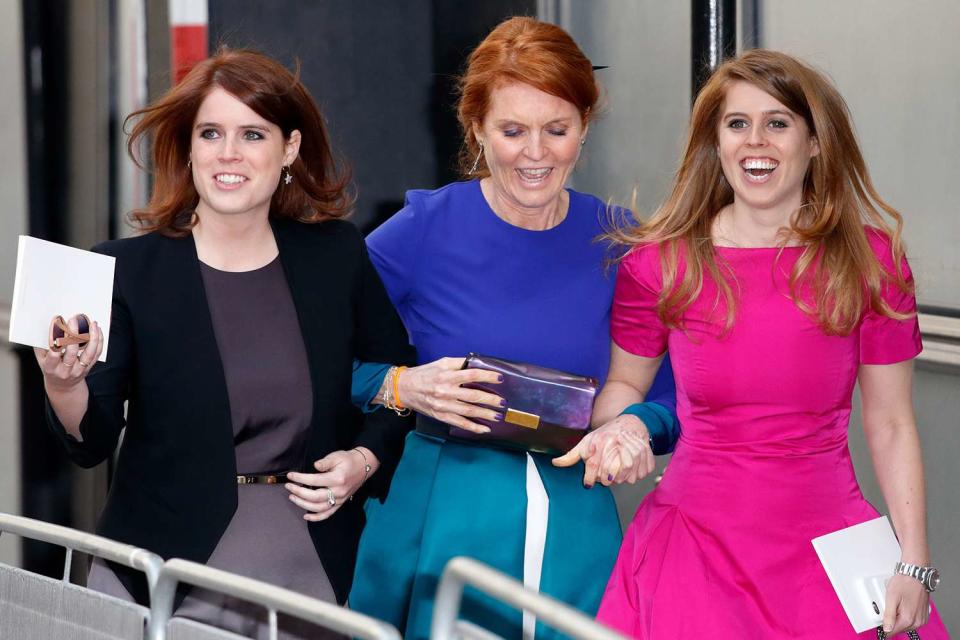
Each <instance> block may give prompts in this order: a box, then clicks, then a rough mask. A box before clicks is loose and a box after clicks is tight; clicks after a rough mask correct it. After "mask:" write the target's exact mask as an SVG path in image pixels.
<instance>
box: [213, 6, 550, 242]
mask: <svg viewBox="0 0 960 640" xmlns="http://www.w3.org/2000/svg"><path fill="white" fill-rule="evenodd" d="M535 10H536V7H535V2H533V1H532V0H527V1H522V2H521V1H517V0H511V1H508V0H494V1H489V2H481V3H472V2H471V3H467V2H452V1H449V0H447V1H441V0H404V1H403V2H396V1H395V0H361V1H358V2H345V1H332V0H331V1H326V2H317V1H316V0H277V1H273V2H269V3H265V2H258V1H255V0H241V1H238V0H210V3H209V16H210V23H209V29H210V46H211V49H215V48H216V47H217V46H218V45H219V44H226V45H228V46H231V47H252V48H255V49H258V50H260V51H263V52H264V53H267V54H269V55H272V56H274V57H276V58H277V59H279V60H280V61H282V62H283V63H284V64H287V65H288V66H290V67H292V66H293V65H294V63H295V61H296V60H299V61H300V65H301V71H300V72H301V77H302V79H303V81H304V84H306V86H307V87H308V88H309V89H310V91H311V93H312V94H313V96H314V98H315V99H316V100H317V102H318V103H319V104H320V106H321V109H322V110H323V113H324V116H325V117H326V119H327V122H328V125H329V128H330V134H331V137H332V139H333V143H334V144H335V149H336V151H337V152H339V153H340V154H342V155H343V156H344V157H345V158H346V159H347V161H348V163H349V165H350V166H351V167H352V169H353V175H354V182H355V184H356V187H357V193H358V199H357V207H356V215H355V218H354V220H355V221H356V222H357V224H358V225H360V226H361V227H362V228H365V229H370V228H373V227H375V226H376V225H377V224H379V222H381V221H382V220H384V219H386V218H387V217H389V215H391V214H392V213H394V212H395V211H396V210H397V209H399V208H400V206H401V205H402V203H403V194H404V192H405V191H406V190H407V189H414V188H434V187H437V186H440V185H441V184H444V183H446V182H449V181H450V180H452V179H454V178H455V176H456V174H455V172H454V167H455V159H456V154H457V152H458V150H459V146H460V140H459V132H458V129H457V124H456V116H455V113H454V110H453V103H454V100H455V95H454V93H453V90H454V88H455V76H456V74H457V73H458V72H459V71H460V70H461V69H462V65H463V61H464V59H465V57H466V55H467V54H468V53H469V51H470V50H471V49H472V48H473V47H474V46H476V44H477V43H478V42H479V41H480V40H481V39H482V38H483V37H484V35H486V33H487V32H488V31H489V30H490V29H491V28H492V27H493V26H495V25H496V24H497V23H498V22H499V21H500V20H502V19H503V18H505V17H507V16H510V15H516V14H524V15H532V14H534V13H535Z"/></svg>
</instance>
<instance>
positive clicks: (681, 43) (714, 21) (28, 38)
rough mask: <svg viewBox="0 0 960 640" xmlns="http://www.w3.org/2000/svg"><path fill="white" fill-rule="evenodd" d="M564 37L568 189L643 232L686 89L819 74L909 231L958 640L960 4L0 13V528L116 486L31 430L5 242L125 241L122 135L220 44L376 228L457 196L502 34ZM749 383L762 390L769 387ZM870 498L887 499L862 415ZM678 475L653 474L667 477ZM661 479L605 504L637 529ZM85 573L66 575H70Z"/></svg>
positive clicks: (936, 538)
mask: <svg viewBox="0 0 960 640" xmlns="http://www.w3.org/2000/svg"><path fill="white" fill-rule="evenodd" d="M511 15H533V16H538V17H540V18H541V19H544V20H549V21H551V22H555V23H557V24H559V25H561V26H563V27H564V28H566V29H567V30H569V31H570V32H571V34H572V35H573V36H574V38H575V39H576V40H577V41H578V43H579V44H580V46H581V47H582V48H583V50H584V51H585V52H586V54H587V55H588V56H589V57H590V58H591V60H592V61H593V62H594V64H597V65H605V66H607V67H608V68H607V69H604V70H602V71H600V72H599V77H600V79H601V81H602V83H603V85H604V88H605V92H606V110H605V115H604V117H603V118H602V119H600V120H599V121H597V122H596V123H595V124H594V125H592V126H591V131H590V138H589V141H588V143H587V145H586V147H585V150H584V154H583V156H582V159H581V161H580V166H579V167H578V169H577V171H576V172H575V173H574V176H573V185H572V186H574V187H575V188H576V189H579V190H581V191H587V192H590V193H594V194H596V195H598V196H599V197H601V198H605V199H609V200H611V201H614V202H620V203H628V202H631V201H633V199H634V198H635V202H636V204H637V206H638V208H639V210H640V211H641V212H644V213H649V212H651V211H652V210H653V209H654V208H655V207H656V206H657V204H658V203H659V202H660V200H661V199H662V198H664V197H665V195H666V189H667V187H668V185H669V183H670V180H671V178H672V175H673V172H674V170H675V168H676V162H677V159H678V157H679V153H680V150H681V145H682V142H683V135H684V131H685V127H686V124H687V119H688V115H689V110H690V105H691V102H692V97H693V96H694V95H695V87H696V86H698V82H699V81H701V80H702V78H703V75H704V73H705V72H708V71H709V68H710V67H711V66H715V64H716V63H717V62H718V61H719V60H720V59H722V57H723V56H724V55H729V54H732V53H735V52H737V51H742V50H743V49H746V48H750V47H756V46H763V47H769V48H774V49H780V50H783V51H786V52H788V53H791V54H795V55H799V56H801V57H803V58H804V59H806V60H807V61H808V62H810V63H812V64H813V65H815V66H817V67H818V68H820V69H822V70H824V71H826V72H827V73H828V74H829V75H830V76H831V77H832V78H833V80H834V81H835V82H836V84H837V86H838V87H839V89H840V91H841V93H842V94H843V95H844V97H845V98H846V100H847V102H848V104H849V106H850V109H851V111H852V113H853V118H854V123H855V125H856V128H857V132H858V135H859V139H860V143H861V146H862V148H863V151H864V153H865V156H866V159H867V164H868V166H869V168H870V170H871V172H872V177H873V179H874V182H875V184H876V187H877V189H878V190H879V192H880V193H881V195H882V196H883V197H884V198H885V199H887V201H888V202H890V203H891V204H892V205H893V206H894V207H895V208H897V209H898V210H899V211H900V212H901V213H903V215H904V219H905V221H906V232H905V238H906V242H907V249H908V255H909V258H910V261H911V265H912V267H913V269H914V272H915V274H916V279H917V286H918V298H919V302H920V305H921V316H920V326H921V330H922V332H923V337H924V345H925V350H924V353H923V354H922V355H921V356H920V357H919V358H918V362H917V371H916V376H915V385H914V394H915V405H916V410H917V417H918V424H919V426H920V432H921V437H922V440H923V447H924V454H925V462H926V468H927V484H928V486H927V497H928V511H929V528H930V536H929V537H930V545H931V550H932V554H933V561H934V564H936V565H937V566H939V567H940V569H941V573H942V574H943V576H944V580H943V585H942V587H941V592H939V593H938V594H937V595H938V598H937V602H938V605H939V606H940V608H941V613H942V615H943V617H944V619H945V621H946V622H947V624H948V626H951V627H953V628H957V626H958V624H960V587H958V586H957V585H958V584H960V552H958V551H957V543H956V538H955V537H954V536H955V535H956V531H957V530H958V529H960V492H958V490H957V487H958V486H960V215H958V213H960V210H958V204H957V203H958V202H960V173H958V171H957V165H958V161H960V151H958V149H960V65H958V64H957V61H958V60H960V3H958V2H957V1H956V0H924V1H923V2H910V3H908V2H902V1H900V0H844V1H843V2H836V1H834V0H805V1H804V2H794V1H791V0H740V1H739V2H736V1H735V0H691V1H687V0H673V1H669V2H668V1H666V0H483V1H482V2H458V1H456V0H271V1H270V2H262V1H259V2H258V1H255V0H196V1H184V0H72V1H71V0H59V1H57V0H22V1H21V0H0V77H3V78H6V80H5V82H6V83H7V89H6V90H5V91H4V95H6V96H7V97H6V98H4V99H2V100H0V140H4V141H5V145H6V147H5V150H4V152H3V153H2V154H0V203H2V205H3V206H2V208H0V224H2V228H3V229H5V232H4V233H3V234H2V236H0V336H2V337H0V340H3V341H4V342H3V343H2V346H3V348H2V349H0V511H5V512H8V513H14V514H22V515H27V516H31V517H34V518H40V519H43V520H47V521H50V522H56V523H61V524H66V525H69V526H74V527H78V528H81V529H86V530H91V529H92V528H93V525H94V522H95V517H96V514H97V513H98V511H99V509H100V506H101V505H102V502H103V499H104V497H105V495H106V489H107V485H108V477H109V470H108V469H107V468H106V467H105V466H102V467H101V468H98V469H95V470H91V471H84V470H80V469H78V468H76V467H73V466H72V465H70V464H69V463H68V462H67V461H66V459H65V457H64V456H63V454H62V453H61V452H60V450H59V448H58V446H57V445H56V443H54V441H53V440H52V437H51V436H49V435H48V433H47V430H46V428H45V427H44V425H43V421H42V415H41V410H42V383H41V381H40V376H39V373H38V371H37V367H36V364H35V361H34V357H33V354H32V352H31V351H29V350H27V349H23V348H21V347H18V346H15V345H11V344H9V343H7V342H6V337H7V323H8V319H9V311H10V297H11V294H12V290H13V276H14V269H15V264H16V247H17V236H18V235H19V234H29V235H32V236H36V237H40V238H45V239H48V240H52V241H56V242H62V243H66V244H70V245H73V246H77V247H82V248H88V247H90V246H92V245H93V244H95V243H97V242H100V241H102V240H105V239H108V238H113V237H120V236H124V235H129V234H131V233H133V229H132V228H131V227H130V226H129V225H128V224H127V223H126V218H125V214H126V212H127V211H129V210H130V209H131V208H133V207H135V206H137V205H139V204H141V203H143V202H144V201H145V198H146V194H147V190H148V188H149V181H150V178H149V175H148V174H145V173H143V172H141V171H139V170H137V169H136V168H135V167H134V166H133V164H132V163H131V162H130V160H129V158H128V157H127V156H126V152H125V147H124V145H125V142H126V139H125V135H124V132H123V119H124V117H125V116H126V114H128V113H129V112H130V111H132V110H134V109H136V108H137V107H139V106H142V105H144V104H146V103H147V102H148V101H150V100H152V99H154V98H156V97H158V96H159V95H161V94H162V93H163V92H164V91H165V90H167V89H168V88H169V87H170V85H171V83H172V82H173V81H174V80H175V78H176V77H177V73H178V70H181V69H182V68H184V66H185V65H188V64H189V63H190V62H191V61H192V60H196V59H198V58H202V57H205V55H206V54H207V53H208V52H209V51H212V50H214V49H215V48H216V47H217V46H219V45H221V44H225V45H229V46H231V47H253V48H256V49H259V50H261V51H263V52H265V53H268V54H270V55H272V56H274V57H276V58H278V59H280V60H281V61H283V62H284V63H286V64H288V65H289V66H291V67H293V66H294V65H295V64H297V63H298V62H299V64H300V70H301V76H302V78H303V80H304V82H305V84H306V85H307V86H308V87H309V89H310V90H311V92H312V93H313V95H314V96H315V97H316V98H317V100H318V102H319V103H320V105H321V108H322V109H323V112H324V114H325V116H326V118H327V121H328V124H329V128H330V131H331V135H332V137H333V140H334V144H335V148H336V149H337V150H339V152H340V153H341V154H342V155H343V156H344V157H345V158H346V159H347V160H348V162H349V164H350V165H351V167H352V168H353V172H354V180H355V183H356V186H357V190H358V194H359V198H358V200H357V211H356V214H355V216H354V221H355V223H356V224H357V225H358V226H360V227H361V228H363V229H364V230H370V229H372V228H375V227H376V225H377V224H379V223H380V222H382V221H383V220H384V219H386V217H388V216H389V215H391V214H392V213H393V212H395V211H396V210H397V209H399V208H400V206H401V204H402V202H403V196H404V191H405V190H406V189H411V188H433V187H437V186H440V185H442V184H444V183H446V182H449V181H451V180H453V179H455V178H456V174H455V171H454V166H455V158H456V155H457V152H458V150H459V146H460V139H459V134H458V130H457V124H456V118H455V114H454V111H453V104H454V95H453V87H454V84H455V75H456V73H457V72H458V71H459V70H460V69H461V68H462V64H463V62H464V59H465V56H466V54H467V53H469V51H470V50H471V48H472V47H473V46H475V45H476V44H477V43H478V42H479V41H480V40H481V39H482V38H483V36H484V35H485V34H486V33H487V32H488V31H489V30H490V29H491V28H492V27H493V26H495V25H496V24H497V23H498V22H499V21H500V20H502V19H503V18H505V17H508V16H511ZM776 364H777V363H775V362H758V363H757V366H758V367H767V366H770V367H772V366H776ZM850 443H851V444H850V446H851V449H852V451H853V457H854V461H855V464H856V466H857V471H858V476H859V478H860V481H861V485H862V486H863V489H864V493H865V494H866V495H867V498H868V499H870V500H871V501H872V502H873V503H874V504H875V505H876V506H877V507H878V508H879V509H880V510H881V511H884V506H883V500H882V497H881V495H880V492H879V490H878V488H877V485H876V482H875V479H874V475H873V470H872V468H871V465H870V456H869V452H868V451H867V449H866V445H865V443H864V441H863V437H862V434H861V432H860V426H859V419H858V417H857V415H856V414H855V415H854V418H853V420H852V422H851V440H850ZM667 462H668V461H667V460H661V462H660V468H662V466H663V464H666V463H667ZM652 482H653V480H651V481H650V482H648V483H646V484H643V485H638V486H635V487H627V488H624V489H623V490H620V491H619V492H618V501H619V506H620V510H621V518H622V519H623V520H624V522H626V521H628V520H629V519H630V517H631V516H632V514H633V511H634V509H635V508H636V505H637V503H638V502H639V500H640V499H641V498H642V497H643V495H644V494H645V493H646V491H648V490H649V489H650V487H651V486H652ZM0 561H3V562H7V563H11V564H14V565H18V566H23V567H25V568H28V569H31V570H34V571H40V572H44V573H48V574H50V575H55V574H57V572H59V571H62V550H54V549H50V548H47V547H46V546H45V545H42V544H37V543H21V541H20V539H19V538H16V539H14V538H11V537H9V536H6V537H4V538H0ZM78 570H79V569H78Z"/></svg>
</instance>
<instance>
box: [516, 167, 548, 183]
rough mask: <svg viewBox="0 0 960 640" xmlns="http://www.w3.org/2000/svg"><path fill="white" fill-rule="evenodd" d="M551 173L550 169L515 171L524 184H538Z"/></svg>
mask: <svg viewBox="0 0 960 640" xmlns="http://www.w3.org/2000/svg"><path fill="white" fill-rule="evenodd" d="M551 171H553V168H552V167H547V168H545V169H517V173H518V174H519V175H520V178H521V179H522V180H524V181H526V182H540V181H541V180H543V179H544V178H546V177H547V176H548V175H550V172H551Z"/></svg>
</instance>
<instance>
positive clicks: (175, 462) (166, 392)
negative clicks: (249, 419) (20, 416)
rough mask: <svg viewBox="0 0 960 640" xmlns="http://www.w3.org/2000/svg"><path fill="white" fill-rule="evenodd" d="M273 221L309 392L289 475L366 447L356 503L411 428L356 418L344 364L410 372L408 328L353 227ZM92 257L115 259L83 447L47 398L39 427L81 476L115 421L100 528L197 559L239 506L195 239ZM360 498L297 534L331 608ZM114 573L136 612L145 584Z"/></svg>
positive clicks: (380, 414) (374, 489)
mask: <svg viewBox="0 0 960 640" xmlns="http://www.w3.org/2000/svg"><path fill="white" fill-rule="evenodd" d="M272 224H273V230H274V235H275V237H276V240H277V245H278V247H279V250H280V260H281V262H282V264H283V270H284V273H285V274H286V278H287V283H288V285H289V287H290V291H291V294H292V297H293V302H294V306H295V307H296V310H297V316H298V318H299V321H300V331H301V334H302V335H303V341H304V347H305V348H306V352H307V360H308V362H309V368H310V377H311V386H312V389H313V419H312V423H311V426H310V435H309V437H308V441H307V447H306V455H305V459H304V460H303V462H302V464H301V466H300V470H301V471H305V472H313V471H314V469H313V468H312V463H313V461H314V460H317V459H318V458H322V457H323V456H325V455H327V454H328V453H330V452H331V451H335V450H338V449H349V448H351V447H355V446H358V445H363V446H366V447H368V448H369V449H370V450H371V451H373V452H374V453H375V454H376V456H377V457H378V458H379V460H380V462H381V468H380V470H379V471H378V472H377V473H375V474H374V475H373V476H371V478H370V479H369V480H368V482H367V483H366V484H365V485H364V486H363V488H362V489H361V495H359V496H357V497H358V498H362V497H365V496H367V495H374V496H379V497H382V496H384V495H385V494H386V491H387V488H388V487H389V480H390V476H391V474H392V471H393V469H394V468H395V467H396V464H397V461H398V460H399V457H400V454H401V453H402V448H403V437H404V435H405V434H406V431H407V429H408V428H409V423H407V422H406V421H404V420H402V419H400V418H398V417H397V416H396V415H395V414H394V412H392V411H388V410H381V411H376V412H374V413H371V414H367V415H366V416H363V415H361V414H360V413H359V412H358V411H357V410H356V409H355V408H354V407H353V406H352V405H351V402H350V383H351V375H352V362H353V358H354V357H356V358H358V359H360V360H363V361H367V362H389V363H395V364H413V363H414V360H415V354H414V352H413V348H412V347H410V346H409V344H408V340H407V333H406V330H405V329H404V328H403V325H402V324H401V322H400V319H399V317H398V316H397V314H396V312H395V311H394V309H393V307H392V306H391V304H390V300H389V298H388V297H387V294H386V291H385V290H384V287H383V284H382V283H381V282H380V279H379V277H378V276H377V272H376V270H375V269H374V268H373V265H372V264H371V263H370V260H369V258H368V256H367V252H366V246H365V244H364V241H363V238H362V237H361V235H360V233H359V232H358V231H357V230H356V228H355V227H354V226H353V225H351V224H350V223H348V222H343V221H327V222H322V223H319V224H312V225H308V224H301V223H295V222H291V221H274V222H273V223H272ZM95 251H98V252H101V253H105V254H107V255H112V256H115V257H116V259H117V263H116V277H115V282H114V293H113V295H114V298H113V312H112V318H111V324H110V341H109V349H108V353H107V355H108V358H107V361H106V363H99V364H97V365H95V366H94V367H93V368H92V369H91V371H90V373H89V375H88V376H87V385H88V387H89V389H90V404H89V407H88V409H87V412H86V414H85V415H84V417H83V420H82V422H81V423H80V433H81V434H82V436H83V442H82V443H81V442H77V441H76V440H75V439H74V438H73V437H71V436H69V435H68V434H67V433H66V431H65V430H64V429H63V426H62V425H61V424H60V422H59V421H58V420H57V417H56V415H55V414H54V413H53V411H52V410H51V409H50V407H49V403H48V404H47V419H48V422H49V424H50V426H51V428H52V429H53V431H54V433H55V434H56V435H57V436H58V437H59V439H60V440H61V441H62V443H63V444H64V446H65V447H66V449H67V452H68V453H69V455H70V457H71V458H72V459H73V460H74V461H75V462H76V463H78V464H79V465H81V466H84V467H92V466H94V465H96V464H99V463H100V462H102V461H103V460H105V459H107V458H108V457H109V456H110V455H111V454H112V453H113V451H114V450H115V448H116V445H117V441H118V438H119V436H120V431H121V429H122V428H123V427H124V426H126V432H125V435H124V438H123V444H122V446H121V448H120V454H119V459H118V461H117V466H116V471H115V474H114V479H113V484H112V486H111V489H110V494H109V496H108V498H107V504H106V507H105V508H104V511H103V514H102V515H101V518H100V521H99V524H98V527H97V533H99V534H101V535H103V536H106V537H108V538H112V539H115V540H119V541H122V542H125V543H128V544H132V545H135V546H138V547H143V548H145V549H149V550H150V551H153V552H155V553H157V554H159V555H160V556H162V557H163V558H170V557H180V558H186V559H188V560H193V561H195V562H206V561H207V559H208V558H209V557H210V554H211V553H213V550H214V548H215V547H216V545H217V543H218V541H219V540H220V537H221V536H222V535H223V532H224V531H225V530H226V528H227V525H228V524H229V523H230V519H231V518H232V517H233V514H234V512H235V511H236V509H237V484H236V473H237V470H236V460H235V457H234V451H233V427H232V424H231V417H230V406H229V400H228V396H227V387H226V381H225V378H224V373H223V366H222V364H221V361H220V354H219V351H218V348H217V342H216V339H215V336H214V330H213V324H212V321H211V319H210V312H209V308H208V306H207V299H206V295H205V293H204V287H203V281H202V279H201V275H200V266H199V260H198V259H197V252H196V247H195V245H194V242H193V238H192V236H187V237H186V238H169V237H165V236H162V235H160V234H157V233H151V234H147V235H143V236H139V237H135V238H129V239H124V240H115V241H111V242H106V243H104V244H101V245H99V246H98V247H96V248H95ZM254 329H255V328H254V327H251V332H252V331H253V330H254ZM125 400H128V401H129V405H128V408H127V414H126V420H124V413H123V405H124V401H125ZM363 503H364V500H362V499H354V500H352V501H348V502H345V503H344V504H343V505H342V506H341V508H340V509H339V511H337V513H336V514H335V515H334V516H333V517H331V518H330V519H328V520H326V521H324V522H316V523H309V525H308V526H309V530H310V535H311V537H312V538H313V542H314V546H315V547H316V549H317V553H318V555H319V557H320V559H321V561H322V563H323V566H324V568H325V570H326V572H327V575H328V577H329V579H330V582H331V584H332V586H333V589H334V592H335V593H336V596H337V600H338V601H340V602H341V603H342V602H344V601H345V600H346V598H347V594H348V593H349V591H350V585H351V582H352V580H353V567H354V563H355V560H356V553H357V545H358V542H359V537H360V532H361V529H362V528H363V525H364V515H363ZM114 570H115V571H117V574H118V576H119V577H120V579H121V581H122V582H123V583H124V585H125V586H126V587H127V589H128V590H130V592H131V594H132V595H133V596H134V597H135V598H136V599H137V600H138V601H139V602H142V603H145V602H146V601H147V592H146V581H145V580H143V579H142V577H141V576H138V574H137V573H136V572H133V571H130V570H123V569H122V568H117V567H115V568H114Z"/></svg>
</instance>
